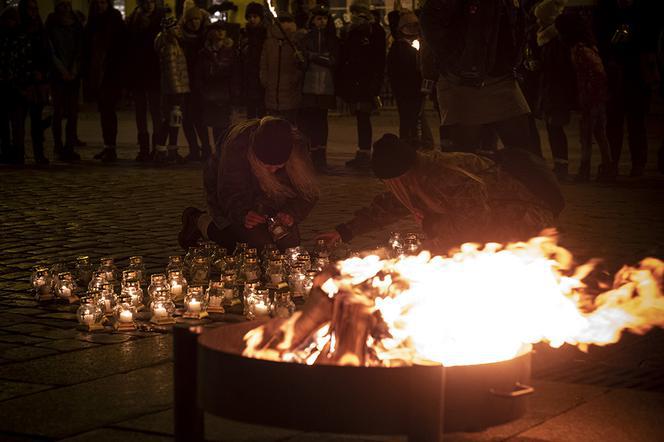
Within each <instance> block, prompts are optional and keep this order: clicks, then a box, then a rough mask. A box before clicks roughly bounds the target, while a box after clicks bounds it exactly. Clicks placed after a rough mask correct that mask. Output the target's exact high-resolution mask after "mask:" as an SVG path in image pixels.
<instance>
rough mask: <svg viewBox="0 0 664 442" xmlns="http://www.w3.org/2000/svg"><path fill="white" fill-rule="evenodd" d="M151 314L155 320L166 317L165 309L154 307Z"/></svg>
mask: <svg viewBox="0 0 664 442" xmlns="http://www.w3.org/2000/svg"><path fill="white" fill-rule="evenodd" d="M152 314H153V315H154V317H155V318H165V317H166V316H168V312H167V311H166V308H164V307H162V306H159V307H156V308H155V309H154V310H153V311H152Z"/></svg>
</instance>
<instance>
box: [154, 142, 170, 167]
mask: <svg viewBox="0 0 664 442" xmlns="http://www.w3.org/2000/svg"><path fill="white" fill-rule="evenodd" d="M152 159H153V160H154V162H155V163H157V164H166V162H168V150H166V146H161V145H156V146H155V148H154V154H153V156H152Z"/></svg>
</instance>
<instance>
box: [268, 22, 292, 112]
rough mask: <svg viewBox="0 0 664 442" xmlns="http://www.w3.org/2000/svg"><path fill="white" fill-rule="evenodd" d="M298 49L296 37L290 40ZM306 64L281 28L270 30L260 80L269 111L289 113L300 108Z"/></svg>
mask: <svg viewBox="0 0 664 442" xmlns="http://www.w3.org/2000/svg"><path fill="white" fill-rule="evenodd" d="M288 37H289V38H290V40H291V41H292V42H293V44H295V45H297V42H296V38H295V34H293V35H289V36H288ZM302 77H303V72H302V64H301V63H300V62H299V61H298V60H297V57H296V55H295V51H294V50H293V48H292V47H291V45H290V44H289V43H288V41H286V38H285V37H284V35H283V34H282V33H281V31H280V30H279V28H278V27H277V25H276V24H275V25H272V26H270V28H269V29H268V37H267V39H266V40H265V44H264V45H263V52H262V54H261V70H260V80H261V84H262V85H263V87H264V88H265V107H266V108H267V109H271V110H277V111H286V110H294V109H298V108H299V107H300V101H301V100H302Z"/></svg>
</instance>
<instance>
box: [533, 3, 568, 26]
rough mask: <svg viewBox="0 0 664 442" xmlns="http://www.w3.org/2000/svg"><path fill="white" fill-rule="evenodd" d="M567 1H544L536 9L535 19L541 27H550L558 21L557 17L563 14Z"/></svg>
mask: <svg viewBox="0 0 664 442" xmlns="http://www.w3.org/2000/svg"><path fill="white" fill-rule="evenodd" d="M565 5H567V0H543V1H542V2H540V4H539V5H537V6H536V7H535V17H537V21H538V22H539V24H540V26H549V25H552V24H553V22H554V21H556V17H558V16H559V15H560V14H562V13H563V9H565Z"/></svg>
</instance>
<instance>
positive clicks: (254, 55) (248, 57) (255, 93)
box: [240, 26, 267, 101]
mask: <svg viewBox="0 0 664 442" xmlns="http://www.w3.org/2000/svg"><path fill="white" fill-rule="evenodd" d="M266 38H267V29H266V28H265V27H263V26H259V27H257V28H245V29H244V32H243V35H242V38H241V40H240V57H242V94H243V96H244V97H245V98H246V99H247V100H250V101H256V100H263V96H264V93H265V92H264V90H263V86H262V85H261V81H260V63H261V53H262V52H263V44H264V43H265V39H266Z"/></svg>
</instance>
